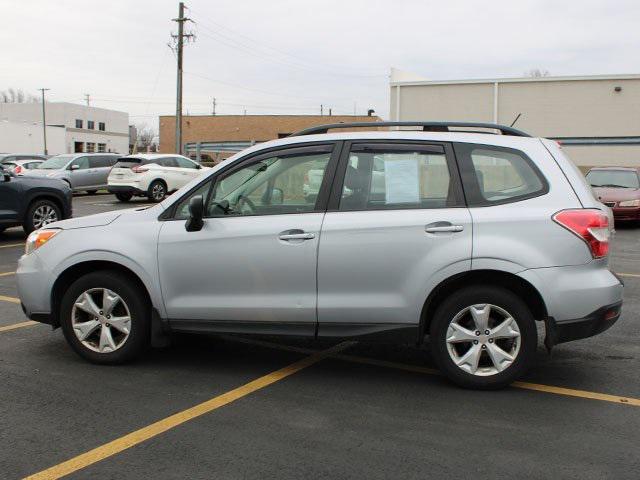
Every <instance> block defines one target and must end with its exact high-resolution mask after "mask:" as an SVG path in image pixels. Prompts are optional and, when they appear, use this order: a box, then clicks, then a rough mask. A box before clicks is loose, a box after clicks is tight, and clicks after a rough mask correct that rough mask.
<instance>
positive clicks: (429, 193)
mask: <svg viewBox="0 0 640 480" xmlns="http://www.w3.org/2000/svg"><path fill="white" fill-rule="evenodd" d="M456 203H457V202H456V198H455V195H454V189H453V188H451V177H450V174H449V168H448V164H447V159H446V156H445V153H444V151H443V150H442V151H438V150H437V149H434V150H433V151H429V150H426V151H425V150H420V149H419V148H416V149H415V150H412V149H411V148H408V149H397V150H395V149H393V148H392V147H389V148H383V147H380V148H378V147H375V146H373V147H371V148H366V149H365V148H363V149H362V150H361V151H358V150H357V149H356V150H355V151H351V153H350V155H349V162H348V164H347V170H346V172H345V179H344V184H343V187H342V195H341V198H340V207H339V209H340V210H347V211H348V210H385V209H406V208H444V207H447V206H456Z"/></svg>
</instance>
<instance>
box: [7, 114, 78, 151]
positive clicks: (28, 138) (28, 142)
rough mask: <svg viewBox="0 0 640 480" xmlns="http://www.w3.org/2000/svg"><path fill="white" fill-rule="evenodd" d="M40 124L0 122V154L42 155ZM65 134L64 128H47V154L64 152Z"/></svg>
mask: <svg viewBox="0 0 640 480" xmlns="http://www.w3.org/2000/svg"><path fill="white" fill-rule="evenodd" d="M43 133H44V132H43V131H42V123H33V122H7V121H6V120H0V152H2V153H44V135H43ZM66 142H67V132H66V130H65V128H64V127H53V126H48V127H47V152H48V153H49V154H50V155H57V154H59V153H65V152H66Z"/></svg>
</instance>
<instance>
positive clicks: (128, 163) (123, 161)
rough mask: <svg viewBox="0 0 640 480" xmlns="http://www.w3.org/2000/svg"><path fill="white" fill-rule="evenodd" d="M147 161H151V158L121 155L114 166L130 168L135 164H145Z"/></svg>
mask: <svg viewBox="0 0 640 480" xmlns="http://www.w3.org/2000/svg"><path fill="white" fill-rule="evenodd" d="M147 163H151V160H146V159H142V158H136V157H123V158H119V159H118V161H117V162H116V164H115V165H114V168H131V167H135V166H136V165H146V164H147Z"/></svg>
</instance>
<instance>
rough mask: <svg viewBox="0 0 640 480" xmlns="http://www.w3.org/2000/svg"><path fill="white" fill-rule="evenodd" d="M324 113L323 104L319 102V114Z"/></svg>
mask: <svg viewBox="0 0 640 480" xmlns="http://www.w3.org/2000/svg"><path fill="white" fill-rule="evenodd" d="M322 115H324V105H322V104H320V116H322Z"/></svg>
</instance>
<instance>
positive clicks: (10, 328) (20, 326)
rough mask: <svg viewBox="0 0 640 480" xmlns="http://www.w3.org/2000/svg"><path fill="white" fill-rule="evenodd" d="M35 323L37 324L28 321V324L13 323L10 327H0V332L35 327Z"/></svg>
mask: <svg viewBox="0 0 640 480" xmlns="http://www.w3.org/2000/svg"><path fill="white" fill-rule="evenodd" d="M37 323H38V322H32V321H31V320H29V321H28V322H20V323H13V324H11V325H5V326H4V327H0V332H8V331H9V330H15V329H16V328H22V327H30V326H31V325H35V324H37Z"/></svg>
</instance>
